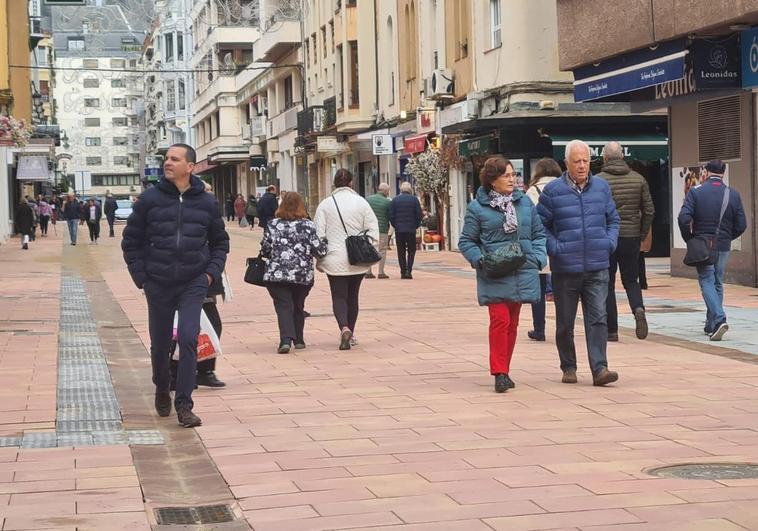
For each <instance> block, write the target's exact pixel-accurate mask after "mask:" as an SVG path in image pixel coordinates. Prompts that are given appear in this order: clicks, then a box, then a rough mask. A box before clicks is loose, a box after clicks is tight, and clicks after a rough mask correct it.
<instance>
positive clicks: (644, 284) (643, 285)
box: [640, 251, 647, 289]
mask: <svg viewBox="0 0 758 531" xmlns="http://www.w3.org/2000/svg"><path fill="white" fill-rule="evenodd" d="M640 288H642V289H647V269H645V253H643V252H642V251H640Z"/></svg>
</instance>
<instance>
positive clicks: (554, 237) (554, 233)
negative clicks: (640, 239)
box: [537, 173, 620, 273]
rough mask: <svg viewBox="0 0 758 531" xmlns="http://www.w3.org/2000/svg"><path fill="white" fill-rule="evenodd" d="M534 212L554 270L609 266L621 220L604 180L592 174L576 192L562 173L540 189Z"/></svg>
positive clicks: (603, 267)
mask: <svg viewBox="0 0 758 531" xmlns="http://www.w3.org/2000/svg"><path fill="white" fill-rule="evenodd" d="M537 211H538V212H539V213H540V217H541V218H542V223H543V224H544V225H545V233H546V235H547V254H548V256H550V270H551V271H552V272H553V273H590V272H593V271H600V270H602V269H608V266H609V265H610V263H609V257H610V255H611V253H612V252H613V251H615V250H616V244H617V242H618V235H619V223H620V220H619V215H618V213H617V212H616V204H615V203H614V202H613V196H612V195H611V188H610V186H608V183H607V182H605V181H604V180H603V179H602V178H600V177H598V176H597V175H591V176H590V177H589V181H588V182H587V184H586V185H585V187H584V190H583V191H582V192H581V193H579V192H578V191H577V190H575V189H574V188H573V187H572V186H570V185H569V183H568V176H567V175H566V173H564V174H563V175H561V177H560V178H558V179H556V180H555V181H553V182H551V183H550V184H548V185H547V186H546V187H545V188H544V189H543V190H542V195H541V196H540V202H539V205H537Z"/></svg>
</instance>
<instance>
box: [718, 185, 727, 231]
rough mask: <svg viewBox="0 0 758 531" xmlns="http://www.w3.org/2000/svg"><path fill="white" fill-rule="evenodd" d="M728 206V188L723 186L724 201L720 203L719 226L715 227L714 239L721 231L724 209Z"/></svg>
mask: <svg viewBox="0 0 758 531" xmlns="http://www.w3.org/2000/svg"><path fill="white" fill-rule="evenodd" d="M727 206H729V187H728V186H726V185H724V199H723V200H722V201H721V213H720V214H719V224H718V225H716V237H717V238H718V235H719V231H720V230H721V220H723V219H724V213H725V212H726V207H727Z"/></svg>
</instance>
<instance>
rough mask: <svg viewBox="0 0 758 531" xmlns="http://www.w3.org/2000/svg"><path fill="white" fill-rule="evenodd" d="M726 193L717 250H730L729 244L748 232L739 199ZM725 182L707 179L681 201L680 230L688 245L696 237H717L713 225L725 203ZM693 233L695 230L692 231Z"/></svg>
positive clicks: (730, 189) (733, 193) (730, 192)
mask: <svg viewBox="0 0 758 531" xmlns="http://www.w3.org/2000/svg"><path fill="white" fill-rule="evenodd" d="M727 189H728V190H729V202H728V203H727V206H726V211H725V212H724V218H723V219H722V220H721V228H720V230H719V241H718V246H717V247H718V250H719V251H728V250H729V249H731V244H732V240H734V239H735V238H739V237H740V235H741V234H742V233H743V232H745V229H746V228H747V221H746V220H745V209H744V208H743V207H742V198H740V194H739V192H737V190H735V189H734V188H727ZM723 190H724V181H722V180H721V179H719V178H718V177H710V178H709V179H708V180H706V181H705V182H704V183H703V184H701V185H698V186H695V187H694V188H692V189H691V190H690V191H689V192H687V197H685V198H684V204H683V205H682V210H681V211H680V212H679V219H678V221H679V230H680V231H681V233H682V238H684V241H689V240H690V239H691V238H692V237H693V236H694V235H695V234H698V235H703V234H716V228H717V227H716V224H717V223H718V221H719V215H720V214H721V204H722V201H723V200H724V192H723ZM692 229H694V230H692Z"/></svg>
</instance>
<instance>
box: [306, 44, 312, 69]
mask: <svg viewBox="0 0 758 531" xmlns="http://www.w3.org/2000/svg"><path fill="white" fill-rule="evenodd" d="M310 50H311V43H310V42H309V41H308V40H306V41H305V65H306V66H310V64H311V51H310Z"/></svg>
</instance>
